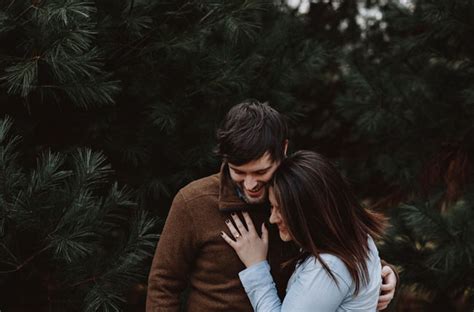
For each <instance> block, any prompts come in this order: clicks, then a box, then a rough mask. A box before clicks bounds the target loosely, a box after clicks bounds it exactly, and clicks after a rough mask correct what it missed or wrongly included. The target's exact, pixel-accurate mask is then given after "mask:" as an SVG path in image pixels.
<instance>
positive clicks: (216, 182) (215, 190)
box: [179, 173, 220, 201]
mask: <svg viewBox="0 0 474 312" xmlns="http://www.w3.org/2000/svg"><path fill="white" fill-rule="evenodd" d="M219 186H220V175H219V173H216V174H212V175H210V176H207V177H204V178H201V179H198V180H194V181H192V182H190V183H189V184H188V185H186V186H185V187H183V188H182V189H180V190H179V193H180V194H181V195H182V196H183V197H184V199H185V200H186V201H189V200H193V199H197V198H201V197H209V196H218V195H219Z"/></svg>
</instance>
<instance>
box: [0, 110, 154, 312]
mask: <svg viewBox="0 0 474 312" xmlns="http://www.w3.org/2000/svg"><path fill="white" fill-rule="evenodd" d="M11 127H12V122H11V119H9V118H6V119H2V120H0V168H2V170H1V171H0V203H1V205H0V247H1V248H0V282H1V283H2V284H4V283H7V284H8V288H2V292H3V294H2V309H6V311H8V309H9V307H18V306H20V304H19V303H20V302H21V306H22V308H23V309H26V310H28V309H33V308H34V309H37V308H38V307H37V305H38V304H41V303H42V304H44V305H46V306H47V308H48V309H49V310H50V311H65V310H67V311H80V310H83V311H122V310H123V307H124V303H125V299H124V298H126V295H127V292H129V291H130V288H131V287H132V286H133V285H135V284H136V283H140V282H143V280H144V279H145V278H146V275H147V273H148V267H147V265H148V262H149V260H150V258H151V256H152V254H153V250H154V247H155V244H156V240H157V235H156V234H154V233H155V232H156V220H155V219H154V218H151V217H149V216H148V214H147V213H146V212H144V211H142V210H139V209H137V207H136V204H135V203H134V202H133V200H132V199H131V198H132V196H131V194H130V191H128V190H126V189H124V188H119V187H118V184H117V183H116V182H115V183H110V178H111V173H112V171H111V169H110V165H109V164H107V163H106V159H105V157H104V155H103V154H101V153H98V152H93V151H92V150H90V149H86V148H81V149H77V150H75V151H73V152H71V153H70V155H63V154H59V153H53V152H51V151H47V152H44V153H43V154H42V155H41V156H40V157H39V159H38V161H37V164H36V166H35V167H34V168H32V169H29V170H25V169H24V168H23V167H22V166H21V164H20V162H19V160H20V155H19V154H20V153H19V152H18V143H19V141H20V138H19V137H18V136H13V135H12V134H11V131H10V129H11ZM25 283H26V284H27V285H28V286H26V287H25ZM41 285H42V286H41ZM31 289H34V291H35V293H31V292H30V290H31ZM35 299H37V300H38V302H36V300H35ZM46 299H47V301H46ZM39 309H40V310H42V309H43V307H42V306H41V305H40V307H39Z"/></svg>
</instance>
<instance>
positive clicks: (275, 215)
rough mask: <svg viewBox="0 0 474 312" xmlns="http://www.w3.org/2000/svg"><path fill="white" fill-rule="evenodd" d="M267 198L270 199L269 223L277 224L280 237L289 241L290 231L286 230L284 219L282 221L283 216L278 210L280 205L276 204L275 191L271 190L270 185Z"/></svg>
mask: <svg viewBox="0 0 474 312" xmlns="http://www.w3.org/2000/svg"><path fill="white" fill-rule="evenodd" d="M268 199H269V200H270V204H271V206H272V214H271V215H270V220H269V221H270V223H271V224H275V225H276V226H278V231H279V232H280V239H281V240H282V241H284V242H289V241H291V240H292V239H291V235H290V232H289V231H288V227H287V226H286V224H285V221H283V217H282V215H281V212H280V206H279V205H278V203H277V201H276V198H275V193H274V192H273V188H272V187H271V188H270V189H269V193H268Z"/></svg>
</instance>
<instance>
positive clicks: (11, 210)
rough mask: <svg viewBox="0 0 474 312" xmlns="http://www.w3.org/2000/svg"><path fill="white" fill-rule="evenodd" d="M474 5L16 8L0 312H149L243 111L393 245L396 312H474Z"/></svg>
mask: <svg viewBox="0 0 474 312" xmlns="http://www.w3.org/2000/svg"><path fill="white" fill-rule="evenodd" d="M473 57H474V1H471V0H431V1H430V0H413V1H408V0H405V1H400V0H397V1H395V0H393V1H391V0H363V1H362V0H360V1H357V0H352V1H348V0H325V1H323V0H319V1H318V0H314V1H311V2H309V1H289V2H287V1H276V0H275V1H264V0H260V1H257V0H227V1H216V0H202V1H193V0H189V1H184V0H174V1H169V0H166V1H165V0H135V1H134V0H96V1H81V0H28V1H25V0H0V309H1V310H2V311H4V312H5V311H32V309H34V310H35V311H143V309H144V298H145V296H146V277H147V274H148V269H149V266H150V263H151V257H152V254H153V251H154V248H155V244H156V242H157V240H158V238H159V232H160V229H161V226H162V225H163V220H164V219H165V218H166V215H167V212H168V209H169V206H170V201H171V199H172V198H173V196H174V194H175V193H176V192H177V190H178V189H179V188H180V187H182V186H184V185H185V184H187V183H188V182H190V181H191V180H193V179H196V178H200V177H203V176H205V175H208V174H210V173H214V172H216V171H217V170H218V167H219V162H220V160H219V159H218V158H217V157H216V156H215V155H214V154H213V149H214V147H215V143H216V142H215V130H216V128H217V127H218V125H219V122H220V121H221V120H222V118H223V116H224V114H225V113H226V112H227V110H228V109H229V108H230V107H231V106H232V105H234V104H237V103H239V102H240V101H242V100H244V99H247V98H256V99H259V100H261V101H268V102H269V103H270V104H271V105H272V106H273V107H275V108H276V109H278V110H279V111H281V112H282V113H284V114H285V115H286V116H287V117H288V121H289V123H290V127H291V137H290V148H291V150H293V151H294V150H298V149H311V150H315V151H318V152H321V153H323V154H325V155H327V156H329V157H330V158H331V159H333V160H335V161H336V162H337V163H338V165H339V166H340V168H341V170H342V171H343V172H344V173H345V174H346V175H347V176H348V177H349V179H350V180H351V181H352V183H353V185H354V187H355V189H356V191H357V195H358V196H359V197H360V200H361V202H363V203H364V204H365V205H366V206H367V207H368V208H371V209H375V210H378V211H382V212H384V213H385V214H386V215H387V216H389V217H390V223H391V227H390V228H389V229H388V232H387V235H386V238H385V239H384V240H383V241H381V242H379V247H380V249H381V254H382V257H383V258H384V259H386V260H387V261H389V262H390V263H393V264H395V265H396V266H397V267H398V269H399V272H400V275H401V286H402V287H401V289H400V290H399V291H398V293H399V298H398V300H397V302H395V304H394V305H393V307H392V310H393V311H472V306H473V304H474V289H473V287H474V264H473V261H474V260H473V258H474V209H473V208H474V207H473V205H474V189H473V184H472V182H473V179H472V178H473V166H472V163H473V156H474V144H473V140H474V131H473V130H474V127H473V125H474V124H473V117H474V66H473V65H474V64H473Z"/></svg>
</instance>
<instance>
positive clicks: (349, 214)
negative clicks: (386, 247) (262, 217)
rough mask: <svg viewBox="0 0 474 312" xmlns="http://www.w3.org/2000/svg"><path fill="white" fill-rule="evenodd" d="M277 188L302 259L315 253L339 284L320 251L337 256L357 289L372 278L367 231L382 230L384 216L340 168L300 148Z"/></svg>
mask: <svg viewBox="0 0 474 312" xmlns="http://www.w3.org/2000/svg"><path fill="white" fill-rule="evenodd" d="M272 187H273V191H274V194H275V199H276V201H277V203H278V206H279V207H278V208H279V209H280V211H281V214H282V218H283V220H284V221H285V223H286V225H287V227H288V230H289V233H290V235H291V237H292V239H293V240H294V241H295V242H296V243H297V244H298V245H299V246H300V247H301V248H302V249H303V251H304V252H303V253H302V257H300V259H299V260H304V258H306V257H307V256H309V255H313V256H315V257H316V258H317V259H318V260H319V261H320V262H321V264H322V266H323V268H324V269H325V270H326V272H327V273H328V274H329V275H330V276H331V277H332V278H333V279H334V281H335V282H336V284H337V281H336V279H335V276H334V275H333V274H332V272H331V270H330V269H329V267H328V266H327V264H326V263H325V262H324V261H323V259H322V258H321V257H320V253H329V254H332V255H334V256H337V257H338V258H339V259H341V260H342V261H343V262H344V264H345V265H346V267H347V269H348V270H349V273H350V275H351V277H352V279H353V280H354V281H355V286H356V288H355V294H357V293H358V291H359V289H360V286H361V283H363V284H366V283H368V279H369V277H368V268H367V264H366V260H367V258H368V254H369V247H368V243H367V239H368V235H370V236H372V237H373V238H374V239H376V238H379V237H380V236H381V235H382V232H383V228H384V223H385V219H384V217H383V216H381V215H379V214H376V213H374V212H371V211H369V210H367V209H364V208H363V207H362V206H361V205H360V204H359V202H358V200H357V199H356V197H355V195H354V193H353V192H352V190H351V188H350V186H349V184H348V182H347V181H346V180H345V179H344V177H343V176H342V175H341V173H340V172H339V171H338V170H337V169H336V167H335V166H334V165H333V164H332V163H331V162H330V161H329V160H328V159H326V158H325V157H323V156H322V155H320V154H318V153H315V152H311V151H299V152H296V153H294V154H293V155H291V156H289V157H288V158H286V159H284V160H283V161H282V162H281V164H280V166H279V168H278V169H277V170H276V172H275V174H274V177H273V181H272Z"/></svg>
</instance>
